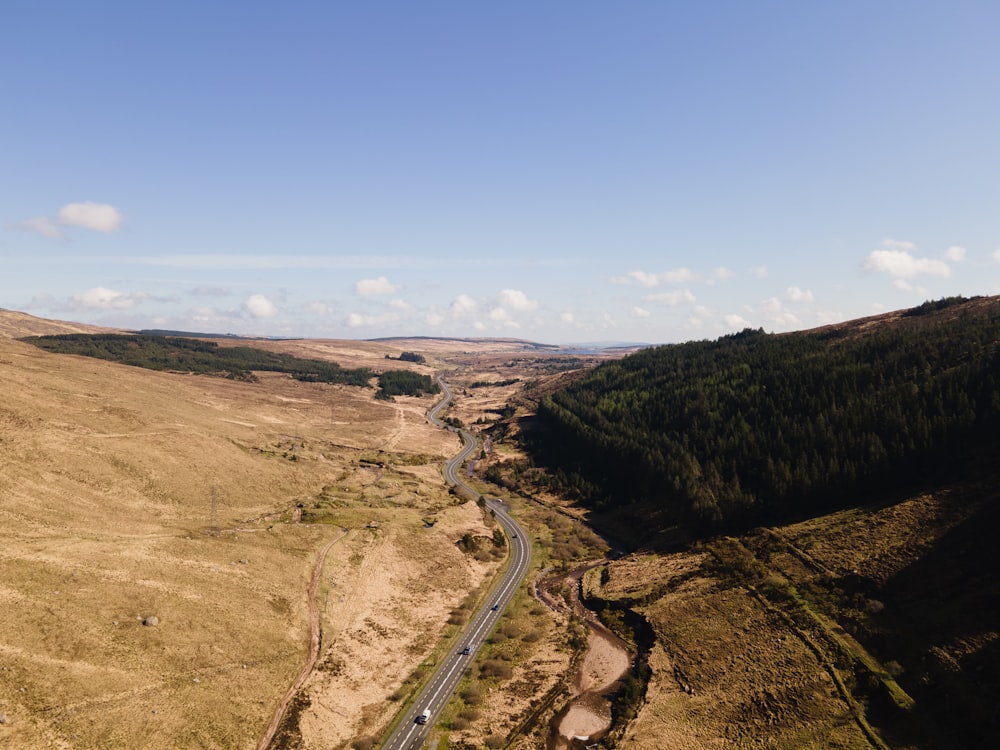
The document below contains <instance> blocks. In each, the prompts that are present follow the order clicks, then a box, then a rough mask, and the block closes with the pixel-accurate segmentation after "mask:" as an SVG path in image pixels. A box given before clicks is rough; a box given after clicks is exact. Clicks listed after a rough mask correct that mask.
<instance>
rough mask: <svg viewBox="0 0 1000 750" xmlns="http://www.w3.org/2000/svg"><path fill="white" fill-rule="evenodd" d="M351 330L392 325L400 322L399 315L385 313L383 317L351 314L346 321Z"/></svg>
mask: <svg viewBox="0 0 1000 750" xmlns="http://www.w3.org/2000/svg"><path fill="white" fill-rule="evenodd" d="M345 322H346V324H347V326H348V327H349V328H376V327H378V326H385V325H391V324H393V323H398V322H399V315H397V314H396V313H383V314H381V315H363V314H362V313H350V314H349V315H348V316H347V320H346V321H345Z"/></svg>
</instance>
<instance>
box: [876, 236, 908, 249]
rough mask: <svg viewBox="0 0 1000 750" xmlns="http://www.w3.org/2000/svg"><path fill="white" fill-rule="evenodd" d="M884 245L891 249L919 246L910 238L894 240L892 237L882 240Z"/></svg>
mask: <svg viewBox="0 0 1000 750" xmlns="http://www.w3.org/2000/svg"><path fill="white" fill-rule="evenodd" d="M882 247H885V248H889V249H890V250H906V251H909V250H916V249H917V246H916V245H914V244H913V243H912V242H909V241H908V240H894V239H893V238H892V237H886V238H885V239H884V240H882Z"/></svg>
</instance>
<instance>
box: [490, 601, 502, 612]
mask: <svg viewBox="0 0 1000 750" xmlns="http://www.w3.org/2000/svg"><path fill="white" fill-rule="evenodd" d="M498 609H500V602H497V603H496V604H494V605H493V606H492V607H490V612H496V611H497V610H498Z"/></svg>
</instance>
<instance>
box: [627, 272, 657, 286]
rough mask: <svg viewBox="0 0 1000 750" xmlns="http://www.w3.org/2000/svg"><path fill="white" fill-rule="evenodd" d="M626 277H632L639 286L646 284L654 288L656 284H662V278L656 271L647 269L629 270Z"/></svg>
mask: <svg viewBox="0 0 1000 750" xmlns="http://www.w3.org/2000/svg"><path fill="white" fill-rule="evenodd" d="M626 278H629V279H632V280H633V281H636V282H638V283H639V286H644V287H647V288H649V289H652V288H653V287H654V286H659V285H660V279H659V277H658V276H657V275H656V274H655V273H646V272H645V271H629V272H628V273H627V274H626Z"/></svg>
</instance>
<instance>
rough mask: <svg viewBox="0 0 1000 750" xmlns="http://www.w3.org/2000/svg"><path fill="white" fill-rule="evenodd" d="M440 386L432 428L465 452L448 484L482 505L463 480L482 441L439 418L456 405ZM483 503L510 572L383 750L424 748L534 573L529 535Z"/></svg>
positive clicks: (496, 504)
mask: <svg viewBox="0 0 1000 750" xmlns="http://www.w3.org/2000/svg"><path fill="white" fill-rule="evenodd" d="M438 384H439V385H440V386H441V390H442V391H444V398H443V399H442V400H441V401H440V402H438V403H437V404H435V406H434V408H432V409H431V410H430V412H428V415H427V418H428V419H429V420H430V421H431V423H432V424H435V425H437V426H438V427H443V428H446V429H449V430H452V431H453V432H457V433H458V434H459V435H460V436H461V438H462V450H461V451H459V452H458V454H457V455H456V456H455V457H454V458H452V459H451V460H450V461H449V462H448V463H447V464H446V465H445V468H444V475H445V479H446V480H447V481H448V483H449V484H451V485H453V486H455V487H456V488H457V489H458V490H459V491H461V492H463V493H465V494H466V495H468V496H469V497H470V498H473V499H476V500H478V499H479V498H480V494H479V493H478V492H476V490H474V489H473V488H472V487H470V486H469V485H468V484H466V483H465V482H464V481H462V479H461V478H460V477H459V476H458V470H459V468H460V467H461V466H462V464H463V463H464V462H465V461H466V460H467V459H468V458H469V456H471V455H472V454H473V453H474V452H475V450H476V446H477V442H476V438H475V436H474V435H472V433H470V432H467V431H466V430H461V429H459V428H457V427H452V426H449V425H446V424H445V423H443V422H442V421H441V420H440V419H439V418H438V415H439V414H440V413H441V412H442V411H443V410H444V409H445V408H446V407H447V406H448V404H449V403H451V398H452V393H451V389H449V388H448V385H447V384H446V383H445V382H444V380H443V379H441V378H440V377H438ZM483 500H484V501H485V503H486V507H488V508H489V509H490V510H491V511H492V512H493V515H494V517H495V518H496V520H497V521H498V522H499V523H500V525H501V526H502V527H503V529H504V531H505V532H506V533H507V538H508V540H509V541H510V558H509V560H508V564H507V569H506V570H505V571H504V574H503V576H502V577H501V578H500V580H499V581H498V582H497V583H496V584H495V585H494V587H493V591H492V592H491V593H490V597H489V598H488V599H487V600H486V602H485V603H484V604H483V606H482V607H481V608H480V609H479V610H478V611H477V612H476V613H475V614H474V615H473V616H472V618H471V619H470V620H469V624H468V625H466V628H465V631H464V632H463V633H462V635H461V636H460V637H459V640H458V643H459V644H461V645H460V646H458V647H457V648H456V649H455V650H454V651H452V652H451V653H449V654H448V655H447V656H445V658H444V659H442V661H441V662H440V664H439V665H438V668H437V670H435V672H434V674H433V675H432V676H431V678H430V679H429V680H428V681H427V684H426V685H425V686H424V688H423V690H421V691H420V694H419V695H418V696H417V698H416V700H415V701H414V702H413V704H412V707H411V709H410V715H407V716H405V717H404V718H403V719H402V720H401V721H400V722H399V725H398V726H397V727H396V729H395V731H394V732H393V733H392V735H391V736H390V737H389V739H388V740H387V741H386V743H385V744H384V745H383V746H382V748H383V750H412V749H413V748H419V747H420V746H421V744H422V743H423V741H424V739H425V738H426V736H427V732H428V731H429V730H430V727H432V726H433V725H434V723H435V722H436V720H437V716H438V715H439V714H440V712H441V709H442V708H443V707H444V705H445V704H446V703H447V702H448V700H449V698H451V695H452V693H454V692H455V689H456V688H457V687H458V683H459V681H460V680H461V679H462V675H463V674H464V673H465V670H466V669H467V668H468V667H469V666H470V665H471V663H472V659H473V658H474V657H475V655H476V652H477V651H478V650H479V647H480V646H481V645H482V644H483V641H484V640H485V639H486V637H487V636H488V635H489V634H490V633H491V632H492V631H493V628H494V627H495V626H496V624H497V622H498V620H499V619H500V615H501V614H502V613H503V611H504V609H505V608H506V606H507V604H508V603H509V602H510V600H511V597H513V596H514V592H515V591H517V587H518V586H520V585H521V582H522V581H523V580H524V577H525V576H526V575H527V574H528V568H529V566H530V565H531V545H530V544H529V542H528V539H527V537H526V536H525V534H524V530H523V529H521V527H520V526H518V525H517V522H516V521H515V520H514V519H513V518H511V517H510V515H509V513H508V510H509V508H508V507H507V505H506V504H505V503H503V502H501V501H499V500H495V499H491V498H487V497H483ZM466 651H467V652H468V653H466ZM425 710H426V711H427V712H428V713H429V718H428V719H427V721H426V724H424V723H418V721H417V718H418V717H420V716H421V714H422V713H423V712H424V711H425Z"/></svg>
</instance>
